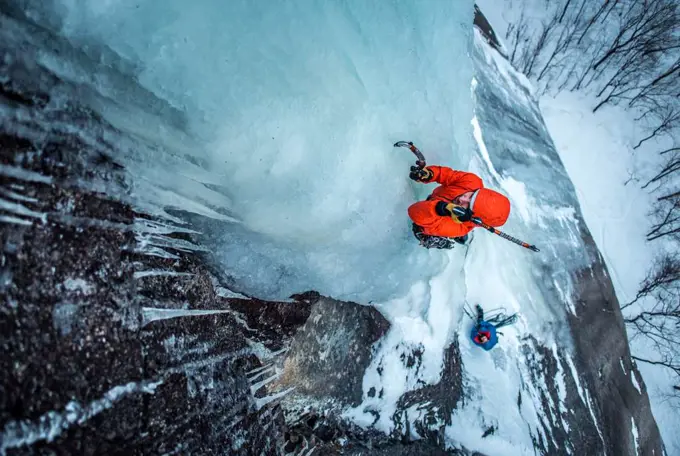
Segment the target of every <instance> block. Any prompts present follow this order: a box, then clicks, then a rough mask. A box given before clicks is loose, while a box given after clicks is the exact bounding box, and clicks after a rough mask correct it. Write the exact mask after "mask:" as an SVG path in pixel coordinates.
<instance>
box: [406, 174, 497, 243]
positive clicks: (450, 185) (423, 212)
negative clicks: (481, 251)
mask: <svg viewBox="0 0 680 456" xmlns="http://www.w3.org/2000/svg"><path fill="white" fill-rule="evenodd" d="M427 169H429V170H431V171H432V172H433V173H434V176H433V177H432V182H437V183H439V184H441V185H440V186H439V187H437V188H435V189H434V191H433V192H432V194H431V195H430V196H429V197H428V198H427V200H426V201H419V202H417V203H415V204H412V205H411V206H410V207H409V208H408V215H409V217H411V220H413V222H414V223H415V224H416V225H418V226H420V227H421V228H422V229H423V233H424V234H427V235H430V236H444V237H460V236H465V235H466V234H467V233H469V232H470V231H471V230H472V229H473V228H475V227H476V226H477V225H475V224H474V223H472V222H471V221H470V222H462V223H460V222H457V221H456V220H454V219H453V218H451V217H448V216H442V215H439V214H437V212H436V211H435V206H436V205H437V203H438V202H439V201H446V202H447V203H450V202H452V201H453V199H454V198H456V197H457V196H460V195H462V194H463V193H467V192H474V191H477V190H480V191H479V192H478V193H477V195H476V198H475V203H474V205H473V207H472V212H473V213H474V214H475V216H478V217H480V218H481V219H482V221H483V222H485V223H487V224H489V225H491V226H501V225H503V224H504V223H505V221H506V220H507V219H508V215H509V214H510V201H508V199H507V198H506V197H505V196H503V195H501V194H500V193H498V192H495V191H493V190H489V189H485V188H484V183H483V182H482V180H481V179H480V178H479V177H478V176H477V175H475V174H472V173H466V172H463V171H454V170H452V169H451V168H447V167H445V166H428V167H427Z"/></svg>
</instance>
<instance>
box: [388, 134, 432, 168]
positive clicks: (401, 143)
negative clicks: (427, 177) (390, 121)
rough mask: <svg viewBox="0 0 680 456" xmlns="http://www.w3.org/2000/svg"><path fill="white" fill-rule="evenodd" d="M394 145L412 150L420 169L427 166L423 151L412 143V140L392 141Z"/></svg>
mask: <svg viewBox="0 0 680 456" xmlns="http://www.w3.org/2000/svg"><path fill="white" fill-rule="evenodd" d="M394 147H406V148H407V149H408V150H410V151H411V152H413V155H415V156H416V158H417V160H416V166H417V167H418V168H420V169H423V168H425V167H426V166H427V163H425V156H424V155H423V153H422V152H421V151H420V150H419V149H418V148H417V147H416V146H414V145H413V143H412V142H410V141H408V142H407V141H397V142H395V143H394Z"/></svg>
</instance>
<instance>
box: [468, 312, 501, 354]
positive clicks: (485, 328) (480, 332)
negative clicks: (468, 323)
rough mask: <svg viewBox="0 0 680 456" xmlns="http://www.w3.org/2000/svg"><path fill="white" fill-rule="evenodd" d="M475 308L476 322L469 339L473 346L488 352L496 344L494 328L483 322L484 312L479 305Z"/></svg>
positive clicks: (496, 337) (496, 338)
mask: <svg viewBox="0 0 680 456" xmlns="http://www.w3.org/2000/svg"><path fill="white" fill-rule="evenodd" d="M475 308H476V309H477V321H476V323H475V325H474V326H473V327H472V331H470V338H471V339H472V342H473V343H474V344H475V345H477V346H479V347H482V348H483V349H484V350H487V351H489V350H491V349H492V348H493V347H494V346H495V345H496V344H497V343H498V336H497V335H496V327H495V326H494V325H493V324H491V323H489V322H488V321H485V320H484V311H483V310H482V307H481V306H480V305H479V304H478V305H476V306H475Z"/></svg>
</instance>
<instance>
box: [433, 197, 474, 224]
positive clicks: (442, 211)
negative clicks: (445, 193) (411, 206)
mask: <svg viewBox="0 0 680 456" xmlns="http://www.w3.org/2000/svg"><path fill="white" fill-rule="evenodd" d="M435 211H436V212H437V214H439V215H448V216H450V217H451V218H452V219H453V220H454V221H456V222H458V223H463V222H469V221H470V220H472V211H471V210H470V209H469V208H466V207H462V206H456V205H455V204H453V203H448V204H446V203H444V202H443V201H441V202H440V203H438V204H437V206H436V207H435Z"/></svg>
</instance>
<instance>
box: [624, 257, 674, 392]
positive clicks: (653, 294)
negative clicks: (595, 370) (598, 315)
mask: <svg viewBox="0 0 680 456" xmlns="http://www.w3.org/2000/svg"><path fill="white" fill-rule="evenodd" d="M648 297H649V298H651V299H648V300H644V302H643V299H644V298H648ZM650 302H651V304H650ZM634 304H638V306H637V307H633V305H634ZM634 308H637V309H638V310H636V311H635V312H634V313H633V314H632V315H626V314H627V313H630V310H632V309H634ZM621 310H622V311H623V312H624V315H626V316H625V317H624V321H625V323H626V326H627V327H628V328H629V329H630V331H631V333H632V335H631V340H633V339H635V338H639V337H641V338H644V339H646V341H647V342H648V343H650V345H651V347H652V348H653V351H654V352H653V353H652V354H648V355H645V356H642V355H640V354H636V355H635V356H632V358H633V359H635V360H636V361H639V362H643V363H647V364H652V365H657V366H661V367H664V368H666V369H669V370H671V371H672V372H673V373H674V374H675V375H676V376H677V378H678V381H680V258H679V257H678V255H677V254H664V255H662V256H661V257H660V258H659V259H658V261H657V263H656V265H655V266H654V267H653V268H652V270H650V271H649V272H648V274H647V276H646V277H645V279H644V280H643V281H642V284H641V286H640V291H638V293H637V295H636V297H635V299H633V300H632V301H631V302H629V303H627V304H626V305H624V306H622V307H621ZM627 311H628V312H627Z"/></svg>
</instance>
